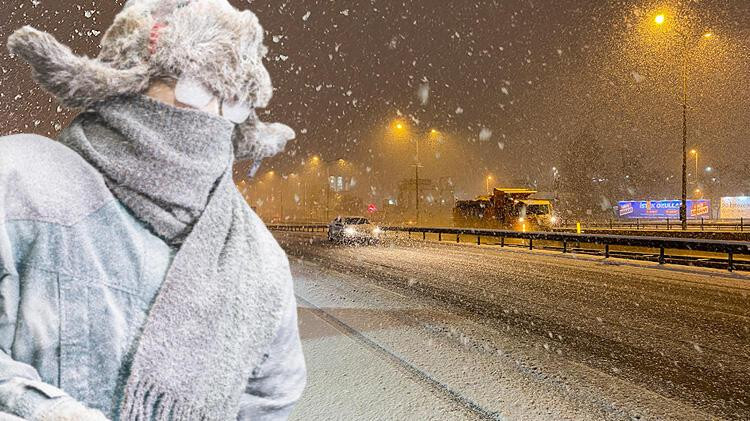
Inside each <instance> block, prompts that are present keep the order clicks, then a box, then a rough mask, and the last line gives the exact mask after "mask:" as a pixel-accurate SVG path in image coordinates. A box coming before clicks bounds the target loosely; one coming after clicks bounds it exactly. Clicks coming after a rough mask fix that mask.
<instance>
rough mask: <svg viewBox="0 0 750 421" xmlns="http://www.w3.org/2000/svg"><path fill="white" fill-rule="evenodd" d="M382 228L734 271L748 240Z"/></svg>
mask: <svg viewBox="0 0 750 421" xmlns="http://www.w3.org/2000/svg"><path fill="white" fill-rule="evenodd" d="M380 228H381V229H382V230H383V231H391V232H406V233H409V234H410V235H411V234H412V233H421V234H422V239H426V236H427V234H437V235H438V241H443V236H446V235H447V236H455V238H456V241H457V242H460V241H461V237H462V236H463V237H476V239H477V240H476V241H477V244H480V245H481V242H482V237H492V238H497V239H498V240H499V241H500V243H499V245H500V246H501V247H504V246H505V245H506V244H505V240H506V239H509V238H510V239H520V240H526V241H528V248H529V249H530V250H533V249H534V241H548V242H558V243H561V245H562V247H561V248H562V252H563V253H568V252H569V251H571V246H572V245H576V246H577V247H580V244H581V243H584V244H595V245H600V246H604V256H605V257H606V258H609V257H610V256H611V254H612V253H611V251H610V247H611V246H628V247H638V248H647V249H655V250H659V258H658V261H659V263H660V264H665V263H666V260H667V259H666V258H667V255H666V250H684V251H698V252H710V253H722V254H726V256H727V259H726V262H727V269H728V270H729V271H730V272H731V271H734V270H735V257H736V256H738V255H742V256H748V257H750V242H744V241H721V240H705V239H692V238H672V237H651V236H636V235H609V234H576V233H567V232H519V231H507V230H493V229H479V228H438V227H380ZM269 229H272V230H279V231H299V232H320V231H322V232H325V231H326V230H327V229H328V226H327V225H325V224H312V225H269Z"/></svg>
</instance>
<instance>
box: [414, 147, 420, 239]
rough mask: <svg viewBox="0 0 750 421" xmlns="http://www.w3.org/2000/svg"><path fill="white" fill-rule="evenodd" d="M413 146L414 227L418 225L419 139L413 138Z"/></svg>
mask: <svg viewBox="0 0 750 421" xmlns="http://www.w3.org/2000/svg"><path fill="white" fill-rule="evenodd" d="M414 144H415V145H417V157H416V158H417V162H416V163H415V164H414V191H415V192H416V197H415V199H416V201H415V202H414V203H415V204H416V211H417V212H416V213H417V217H416V219H415V221H414V225H416V226H418V225H419V138H418V137H417V138H415V140H414Z"/></svg>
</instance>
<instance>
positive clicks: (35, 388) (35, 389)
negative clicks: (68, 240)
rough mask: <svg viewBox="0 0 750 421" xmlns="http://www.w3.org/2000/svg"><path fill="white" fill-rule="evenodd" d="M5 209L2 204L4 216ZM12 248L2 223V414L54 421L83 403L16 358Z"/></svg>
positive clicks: (17, 297)
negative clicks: (45, 379)
mask: <svg viewBox="0 0 750 421" xmlns="http://www.w3.org/2000/svg"><path fill="white" fill-rule="evenodd" d="M2 210H3V209H2V204H0V217H1V216H2ZM11 245H12V244H11V240H10V238H9V236H8V233H7V230H6V225H5V223H4V222H3V221H2V220H0V415H3V416H6V417H9V416H10V415H14V416H16V417H19V418H22V419H26V420H54V419H56V418H57V417H56V413H57V412H58V411H59V410H61V408H66V407H67V408H69V407H71V406H80V404H78V403H77V402H76V401H75V400H74V399H73V398H72V397H70V396H69V395H67V394H66V393H65V392H63V391H62V390H60V389H59V388H57V387H54V386H52V385H50V384H47V383H44V382H42V380H41V378H40V377H39V373H38V372H37V371H36V369H34V367H32V366H31V365H28V364H25V363H23V362H20V361H15V360H14V359H13V358H12V351H11V347H12V345H13V341H14V337H15V332H16V314H17V313H18V305H19V301H20V284H19V282H20V281H19V276H18V271H17V269H16V267H15V263H14V258H13V250H12V248H11ZM0 419H2V418H0ZM101 419H104V418H103V417H102V418H101Z"/></svg>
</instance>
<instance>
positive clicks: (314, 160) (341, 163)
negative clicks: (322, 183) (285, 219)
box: [311, 155, 346, 221]
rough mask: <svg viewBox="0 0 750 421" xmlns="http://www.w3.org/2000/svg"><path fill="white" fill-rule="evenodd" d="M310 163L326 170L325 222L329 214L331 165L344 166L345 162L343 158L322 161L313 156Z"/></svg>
mask: <svg viewBox="0 0 750 421" xmlns="http://www.w3.org/2000/svg"><path fill="white" fill-rule="evenodd" d="M311 161H312V163H313V164H314V165H318V164H319V163H322V164H323V165H324V166H325V168H326V221H328V220H329V219H330V212H331V164H332V163H334V162H335V163H337V164H339V166H342V167H343V166H344V165H346V160H345V159H343V158H338V159H335V160H332V161H329V160H324V159H322V158H320V157H319V156H317V155H315V156H313V157H312V159H311Z"/></svg>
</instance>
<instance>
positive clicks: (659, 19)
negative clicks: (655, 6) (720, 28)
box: [654, 13, 714, 230]
mask: <svg viewBox="0 0 750 421" xmlns="http://www.w3.org/2000/svg"><path fill="white" fill-rule="evenodd" d="M666 20H667V18H666V16H665V14H664V13H659V14H657V15H656V16H654V23H655V24H656V25H659V26H661V25H664V23H666ZM674 31H675V32H677V34H678V35H680V37H681V38H682V69H681V70H682V72H681V73H682V83H681V84H682V203H681V204H680V221H681V222H682V229H683V230H687V195H688V193H687V152H688V151H687V111H688V73H689V69H688V61H689V60H688V53H689V51H688V50H689V48H688V43H689V41H690V40H691V39H692V38H693V36H695V35H694V34H690V33H688V32H684V31H681V30H680V29H679V28H674ZM713 36H714V34H713V33H712V32H706V33H704V34H703V36H702V38H704V39H710V38H712V37H713ZM691 152H692V151H691ZM694 154H695V160H696V168H697V161H698V152H697V151H696V152H694ZM697 183H698V175H697V170H696V185H697Z"/></svg>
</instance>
